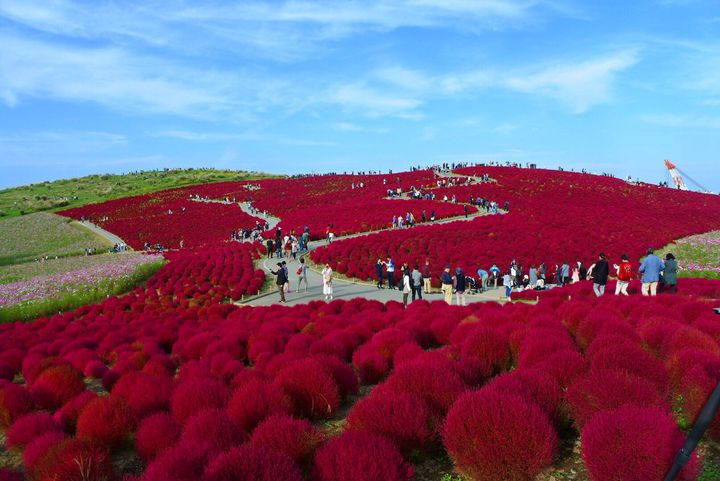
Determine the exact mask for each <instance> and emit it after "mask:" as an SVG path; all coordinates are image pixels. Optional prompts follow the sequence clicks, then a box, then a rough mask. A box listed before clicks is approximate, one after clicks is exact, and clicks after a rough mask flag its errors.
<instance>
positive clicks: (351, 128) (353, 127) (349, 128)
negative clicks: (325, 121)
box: [330, 122, 389, 134]
mask: <svg viewBox="0 0 720 481" xmlns="http://www.w3.org/2000/svg"><path fill="white" fill-rule="evenodd" d="M330 128H332V129H333V130H338V131H340V132H370V133H375V134H385V133H387V132H389V130H388V129H386V128H374V127H365V126H362V125H357V124H353V123H350V122H337V123H334V124H332V125H330Z"/></svg>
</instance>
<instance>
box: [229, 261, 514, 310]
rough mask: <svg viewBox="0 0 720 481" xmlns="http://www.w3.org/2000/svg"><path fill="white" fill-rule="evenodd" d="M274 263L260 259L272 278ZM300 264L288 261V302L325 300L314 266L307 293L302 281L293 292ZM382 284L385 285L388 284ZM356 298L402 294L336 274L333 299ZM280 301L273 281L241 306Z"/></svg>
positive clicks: (483, 297)
mask: <svg viewBox="0 0 720 481" xmlns="http://www.w3.org/2000/svg"><path fill="white" fill-rule="evenodd" d="M286 260H287V259H286ZM277 262H278V260H277V259H276V258H272V259H267V258H266V259H264V260H263V261H262V264H263V268H264V269H265V271H266V272H267V273H268V276H270V277H271V278H274V276H273V275H272V274H270V269H272V270H277V265H276V263H277ZM299 265H300V262H299V261H296V260H292V259H290V260H289V261H288V272H290V288H291V290H292V292H290V293H286V294H285V299H286V300H287V305H295V304H306V303H308V302H310V301H316V300H324V299H325V296H324V295H323V290H322V275H321V274H320V272H319V271H317V270H315V269H308V284H309V285H310V287H309V288H308V290H307V292H305V291H304V289H305V284H303V290H301V291H300V292H299V293H296V292H295V291H296V289H297V287H298V286H297V280H298V277H297V275H296V274H295V272H296V271H297V269H298V266H299ZM385 285H386V286H387V283H386V284H385ZM504 296H505V291H504V290H503V289H502V288H498V289H491V290H489V291H486V292H484V293H482V294H475V295H470V294H468V295H466V296H465V297H466V299H467V303H468V304H470V303H474V302H485V301H498V300H500V299H501V298H502V297H504ZM356 297H362V298H364V299H373V300H377V301H380V302H388V301H400V302H402V297H403V296H402V292H401V291H398V290H391V289H378V288H377V287H376V285H375V284H374V283H370V282H364V281H357V280H346V279H339V278H337V277H335V278H334V279H333V298H334V299H344V300H350V299H354V298H356ZM423 297H424V298H426V299H428V300H430V301H437V300H442V299H443V295H442V294H441V293H440V292H438V293H434V294H427V295H425V294H423ZM410 299H412V297H410ZM410 299H408V302H410ZM279 300H280V294H279V293H278V292H277V290H276V289H275V285H274V284H273V289H272V290H271V291H269V292H266V293H263V294H260V295H258V296H255V297H253V298H250V299H248V300H247V301H245V302H242V303H241V305H245V306H269V305H272V304H276V303H277V302H278V301H279ZM455 303H456V299H455V296H453V304H455Z"/></svg>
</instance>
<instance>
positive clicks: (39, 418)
mask: <svg viewBox="0 0 720 481" xmlns="http://www.w3.org/2000/svg"><path fill="white" fill-rule="evenodd" d="M53 432H62V429H61V428H60V426H59V425H58V423H57V422H55V420H54V419H53V417H52V416H50V415H49V414H47V413H39V412H38V413H30V414H26V415H24V416H22V417H20V418H18V419H17V420H16V421H15V422H14V423H13V424H12V426H10V429H8V431H7V433H6V438H5V446H7V447H8V448H24V447H25V446H27V445H28V444H29V443H30V442H32V440H33V439H35V438H37V437H39V436H42V435H43V434H46V433H53Z"/></svg>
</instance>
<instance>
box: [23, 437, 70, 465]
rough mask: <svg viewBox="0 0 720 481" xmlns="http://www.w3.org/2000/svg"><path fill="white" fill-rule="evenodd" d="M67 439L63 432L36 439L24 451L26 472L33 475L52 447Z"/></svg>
mask: <svg viewBox="0 0 720 481" xmlns="http://www.w3.org/2000/svg"><path fill="white" fill-rule="evenodd" d="M63 439H65V434H63V433H61V432H51V433H46V434H43V435H42V436H39V437H37V438H35V439H34V440H33V441H32V442H31V443H30V444H28V445H27V447H26V448H25V451H23V455H22V458H23V465H24V466H25V471H27V472H28V473H29V474H31V475H33V474H34V473H35V471H36V470H37V467H38V466H39V465H40V463H41V462H42V460H43V458H44V457H45V455H46V454H47V453H48V451H49V450H50V448H51V447H53V446H55V445H56V444H58V443H59V442H60V441H62V440H63Z"/></svg>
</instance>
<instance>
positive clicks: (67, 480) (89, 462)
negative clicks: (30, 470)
mask: <svg viewBox="0 0 720 481" xmlns="http://www.w3.org/2000/svg"><path fill="white" fill-rule="evenodd" d="M114 478H115V475H114V472H113V468H112V464H111V462H110V455H109V454H108V452H107V451H105V450H104V449H102V448H100V447H99V446H97V445H94V444H91V443H88V442H84V441H81V440H79V439H66V440H63V441H60V442H59V443H58V444H56V445H54V446H52V447H50V448H49V449H48V451H47V453H46V454H45V456H44V457H43V459H42V460H41V461H40V462H39V463H38V465H37V467H36V469H35V475H34V477H33V479H35V480H37V481H55V480H60V479H62V480H63V481H107V480H109V479H114Z"/></svg>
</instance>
